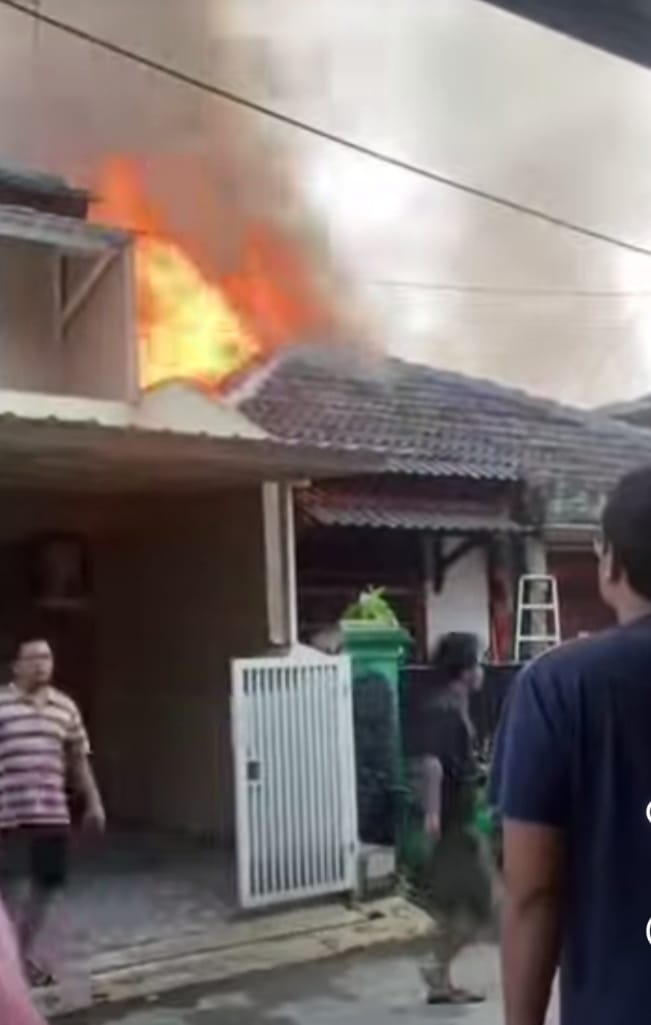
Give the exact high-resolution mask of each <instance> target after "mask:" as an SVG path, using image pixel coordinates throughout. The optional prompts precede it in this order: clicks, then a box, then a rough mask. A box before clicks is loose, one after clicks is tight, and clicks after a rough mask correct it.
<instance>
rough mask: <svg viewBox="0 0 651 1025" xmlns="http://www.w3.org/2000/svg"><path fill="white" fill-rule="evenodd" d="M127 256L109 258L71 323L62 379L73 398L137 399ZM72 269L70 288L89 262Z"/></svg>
mask: <svg viewBox="0 0 651 1025" xmlns="http://www.w3.org/2000/svg"><path fill="white" fill-rule="evenodd" d="M131 257H132V254H131V252H130V251H128V250H122V251H120V252H119V253H117V254H111V260H110V262H108V263H107V266H106V269H105V270H104V271H103V273H102V275H101V278H100V279H99V280H98V282H97V284H96V285H95V286H94V288H93V289H92V291H91V292H90V293H89V294H88V298H87V299H86V301H85V302H84V303H83V304H82V305H81V306H80V307H79V310H78V311H77V312H76V313H75V315H74V316H73V317H72V318H71V319H70V321H69V324H68V327H67V329H66V333H65V342H64V346H63V362H64V366H63V374H64V378H65V382H66V392H67V393H69V394H71V395H87V396H90V397H91V398H96V399H116V400H122V401H125V400H130V399H135V398H136V397H137V383H138V367H137V341H136V337H135V310H134V303H133V294H132V280H131V275H132V273H133V271H132V266H131V264H132V259H131ZM70 263H71V264H72V263H73V262H72V261H70ZM73 269H74V271H75V273H69V275H68V279H69V284H70V285H73V284H74V283H75V282H79V281H83V280H84V276H85V275H86V274H87V273H88V261H87V260H84V261H83V263H81V261H78V262H77V261H75V264H73V266H71V267H70V271H71V272H72V270H73Z"/></svg>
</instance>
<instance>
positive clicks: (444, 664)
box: [403, 633, 493, 1004]
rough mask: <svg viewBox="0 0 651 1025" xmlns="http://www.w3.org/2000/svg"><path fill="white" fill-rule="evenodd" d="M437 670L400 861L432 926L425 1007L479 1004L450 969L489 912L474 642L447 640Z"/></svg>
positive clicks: (415, 759)
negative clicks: (478, 809) (479, 821)
mask: <svg viewBox="0 0 651 1025" xmlns="http://www.w3.org/2000/svg"><path fill="white" fill-rule="evenodd" d="M434 668H435V670H436V673H435V683H434V686H433V687H432V688H431V691H430V692H429V693H428V694H426V695H425V697H424V700H423V701H422V702H421V703H420V707H419V709H418V716H417V721H416V727H415V731H414V733H413V734H412V737H411V745H410V747H411V750H410V758H409V761H408V763H407V781H408V792H409V800H408V805H407V807H408V811H407V828H406V842H405V845H404V850H403V859H404V861H405V863H406V873H405V874H406V883H407V892H408V895H409V897H410V898H411V899H412V901H413V902H414V903H415V904H417V905H419V906H420V907H422V908H423V909H424V910H425V911H427V912H428V914H430V915H431V916H432V917H433V919H434V923H435V931H434V937H433V960H432V963H431V965H429V966H428V967H427V968H426V969H425V970H424V972H423V976H424V979H425V982H426V984H427V990H428V992H427V999H428V1002H429V1003H433V1004H434V1003H455V1004H462V1003H470V1002H476V1001H477V1000H481V999H482V998H481V996H479V995H477V994H473V993H469V992H467V991H465V990H462V989H459V988H457V987H455V986H454V985H453V983H452V979H451V965H452V962H453V960H454V958H455V957H456V956H457V954H458V953H459V952H460V951H461V950H462V948H463V947H465V946H466V945H467V944H468V943H469V942H470V941H471V940H473V939H474V938H475V937H476V935H477V933H478V931H479V929H480V928H481V926H482V925H484V924H485V923H486V922H488V921H489V920H490V918H491V916H492V908H493V901H492V880H491V871H490V859H489V855H488V851H487V850H486V848H485V841H484V840H483V838H482V837H481V836H480V835H479V834H478V833H477V831H476V829H475V826H474V818H475V805H476V792H477V786H478V784H479V782H480V778H481V773H480V771H479V766H478V763H477V759H476V757H475V752H474V732H473V727H472V724H471V721H470V716H469V712H468V705H469V700H470V695H471V693H472V692H473V691H474V690H476V689H478V688H479V687H480V686H481V683H482V669H481V666H480V664H479V643H478V640H477V638H476V637H474V636H473V635H472V634H462V633H450V634H446V635H445V636H444V637H443V638H441V640H440V642H439V645H438V648H437V650H436V654H435V656H434Z"/></svg>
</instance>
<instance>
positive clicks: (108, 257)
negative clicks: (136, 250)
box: [61, 249, 120, 333]
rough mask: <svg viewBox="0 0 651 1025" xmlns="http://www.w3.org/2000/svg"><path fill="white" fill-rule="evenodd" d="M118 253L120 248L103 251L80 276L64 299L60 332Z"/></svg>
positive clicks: (85, 300) (75, 313) (86, 299)
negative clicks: (67, 296) (76, 283)
mask: <svg viewBox="0 0 651 1025" xmlns="http://www.w3.org/2000/svg"><path fill="white" fill-rule="evenodd" d="M119 254H120V250H117V249H111V250H109V251H108V252H106V253H103V254H102V255H101V256H100V257H99V258H98V259H97V260H95V261H94V263H93V264H92V266H91V268H90V270H89V271H88V274H86V275H85V277H83V278H82V280H81V281H80V282H79V284H78V285H77V287H76V288H75V290H74V291H73V292H72V294H71V295H70V296H69V298H68V299H67V300H66V303H65V306H64V307H63V312H62V314H61V328H62V333H65V331H66V329H67V328H68V325H69V324H70V321H71V320H72V319H73V317H75V316H76V315H77V314H78V313H79V310H80V309H81V308H82V306H83V305H84V304H85V303H86V302H87V301H88V298H89V297H90V295H91V293H92V291H93V289H94V288H95V286H96V285H97V283H98V282H99V281H100V279H101V278H102V277H103V276H104V274H105V273H106V271H107V270H108V268H109V267H110V266H111V264H112V263H113V261H114V260H115V259H117V257H118V256H119Z"/></svg>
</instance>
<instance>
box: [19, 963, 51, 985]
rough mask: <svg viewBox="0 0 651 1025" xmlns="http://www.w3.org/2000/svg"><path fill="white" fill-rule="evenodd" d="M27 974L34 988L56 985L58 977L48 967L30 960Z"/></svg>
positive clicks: (26, 966) (26, 967)
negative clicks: (42, 966)
mask: <svg viewBox="0 0 651 1025" xmlns="http://www.w3.org/2000/svg"><path fill="white" fill-rule="evenodd" d="M25 974H26V975H27V981H28V983H29V985H30V986H31V987H32V989H46V988H47V987H48V986H55V985H56V979H55V978H54V976H53V975H52V972H49V971H48V970H47V968H41V967H40V966H39V965H37V964H35V963H34V962H33V961H28V962H27V964H26V965H25Z"/></svg>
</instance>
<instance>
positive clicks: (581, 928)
mask: <svg viewBox="0 0 651 1025" xmlns="http://www.w3.org/2000/svg"><path fill="white" fill-rule="evenodd" d="M491 790H492V797H493V802H494V804H495V806H496V807H497V808H498V809H499V811H500V814H501V815H502V816H503V817H504V818H507V819H514V820H517V821H522V822H533V823H540V824H543V825H549V826H554V827H560V828H562V829H563V830H564V831H565V834H566V837H567V843H568V851H569V878H568V889H567V897H566V902H565V922H564V939H563V951H562V959H561V1021H562V1025H640V1023H641V1022H646V1021H650V1020H651V945H650V944H649V941H648V940H647V931H648V932H649V936H650V937H651V925H650V926H648V928H647V923H648V922H649V921H650V920H651V822H650V821H649V819H648V818H647V807H648V806H649V804H650V802H651V617H649V618H645V619H643V620H638V621H637V622H635V623H632V624H629V625H627V626H623V627H617V628H616V629H614V630H610V631H608V632H607V633H604V634H601V635H600V636H597V637H594V638H590V639H588V640H583V641H577V642H574V643H571V644H568V645H565V646H562V647H560V648H557V649H556V650H555V651H553V652H550V653H549V654H547V655H544V656H543V657H542V658H539V659H537V660H536V661H534V662H532V663H531V664H530V665H528V666H527V667H526V668H525V669H524V670H523V672H522V673H521V674H520V676H519V678H518V680H517V681H516V683H515V685H514V688H513V691H512V693H511V696H510V699H509V701H508V705H507V708H506V710H505V715H504V717H503V721H502V726H501V729H500V731H499V734H498V740H497V744H496V751H495V757H494V769H493V778H492V781H491ZM649 814H650V815H651V807H649Z"/></svg>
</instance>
